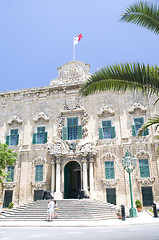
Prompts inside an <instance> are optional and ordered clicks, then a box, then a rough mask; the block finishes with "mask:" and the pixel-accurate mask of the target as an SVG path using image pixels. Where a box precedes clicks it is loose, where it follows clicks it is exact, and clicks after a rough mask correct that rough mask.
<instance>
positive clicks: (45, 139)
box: [44, 132, 47, 143]
mask: <svg viewBox="0 0 159 240" xmlns="http://www.w3.org/2000/svg"><path fill="white" fill-rule="evenodd" d="M44 143H47V132H45V138H44Z"/></svg>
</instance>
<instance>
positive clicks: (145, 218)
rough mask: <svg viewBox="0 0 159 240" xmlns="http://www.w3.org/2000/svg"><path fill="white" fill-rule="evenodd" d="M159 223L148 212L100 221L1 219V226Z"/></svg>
mask: <svg viewBox="0 0 159 240" xmlns="http://www.w3.org/2000/svg"><path fill="white" fill-rule="evenodd" d="M146 224H159V217H158V218H154V217H153V215H150V214H149V213H147V212H140V213H137V217H135V218H126V220H125V221H122V220H121V219H108V220H98V221H95V220H93V221H71V220H70V221H60V220H56V219H55V220H54V221H53V222H47V221H3V220H2V219H1V221H0V227H113V226H116V227H117V226H119V227H120V226H121V227H123V226H127V225H146Z"/></svg>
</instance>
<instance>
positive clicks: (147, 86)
mask: <svg viewBox="0 0 159 240" xmlns="http://www.w3.org/2000/svg"><path fill="white" fill-rule="evenodd" d="M106 90H112V91H126V90H131V91H138V90H139V91H142V92H143V93H144V94H145V93H148V94H151V93H158V92H159V69H158V67H157V66H155V67H153V66H149V65H147V66H145V65H144V64H142V65H140V64H139V63H138V62H137V63H124V64H122V63H121V64H118V65H112V66H106V67H105V68H102V69H100V70H98V71H97V72H95V73H94V74H93V75H91V77H90V78H89V79H88V80H87V81H86V82H85V83H84V84H83V85H82V87H81V93H82V95H85V96H87V95H89V94H91V93H94V92H100V91H106Z"/></svg>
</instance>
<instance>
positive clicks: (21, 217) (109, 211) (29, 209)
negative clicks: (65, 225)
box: [0, 199, 117, 221]
mask: <svg viewBox="0 0 159 240" xmlns="http://www.w3.org/2000/svg"><path fill="white" fill-rule="evenodd" d="M47 204H48V201H47V200H40V201H36V202H32V203H28V204H24V205H22V206H18V207H16V208H13V209H9V210H6V211H4V212H2V214H1V217H0V221H44V220H46V218H47ZM57 204H58V208H59V210H58V212H57V213H58V217H57V218H56V219H55V221H59V220H63V221H65V220H67V221H68V220H105V219H113V218H114V219H115V218H117V216H116V206H114V205H113V204H109V203H106V202H101V201H98V200H89V199H80V200H79V199H64V200H57Z"/></svg>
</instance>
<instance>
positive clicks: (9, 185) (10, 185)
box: [2, 182, 17, 190]
mask: <svg viewBox="0 0 159 240" xmlns="http://www.w3.org/2000/svg"><path fill="white" fill-rule="evenodd" d="M2 184H3V187H4V188H5V189H7V190H10V189H13V188H14V187H15V186H16V184H17V183H16V182H3V183H2Z"/></svg>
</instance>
